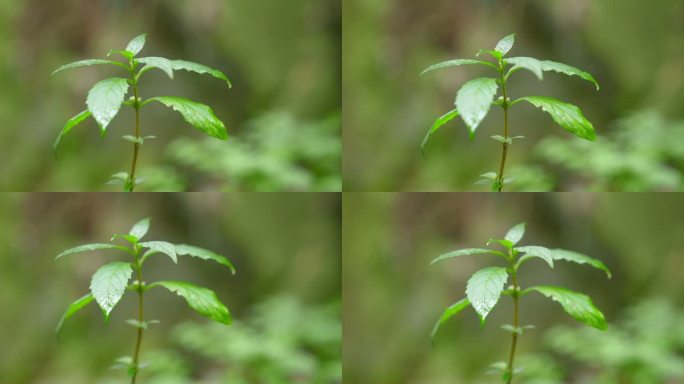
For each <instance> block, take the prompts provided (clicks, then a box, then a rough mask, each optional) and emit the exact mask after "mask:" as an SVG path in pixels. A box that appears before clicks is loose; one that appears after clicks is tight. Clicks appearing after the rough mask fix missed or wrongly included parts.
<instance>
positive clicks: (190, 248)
mask: <svg viewBox="0 0 684 384" xmlns="http://www.w3.org/2000/svg"><path fill="white" fill-rule="evenodd" d="M176 254H177V255H178V256H191V257H197V258H199V259H202V260H213V261H215V262H217V263H219V264H221V265H224V266H226V267H228V268H229V269H230V271H231V273H232V274H233V275H234V274H235V267H234V266H233V263H231V262H230V261H229V260H228V259H227V258H225V257H224V256H221V255H219V254H217V253H214V252H212V251H209V250H206V249H204V248H200V247H195V246H194V245H187V244H176Z"/></svg>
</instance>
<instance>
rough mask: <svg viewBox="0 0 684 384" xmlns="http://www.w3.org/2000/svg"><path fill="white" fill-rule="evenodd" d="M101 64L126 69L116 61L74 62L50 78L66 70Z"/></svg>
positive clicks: (56, 71)
mask: <svg viewBox="0 0 684 384" xmlns="http://www.w3.org/2000/svg"><path fill="white" fill-rule="evenodd" d="M100 64H113V65H116V66H119V67H121V66H123V67H124V68H125V66H124V65H123V64H121V63H118V62H116V61H111V60H100V59H90V60H81V61H76V62H73V63H69V64H65V65H62V66H61V67H59V68H57V69H56V70H55V71H54V72H52V74H51V75H50V76H54V75H55V74H57V73H58V72H61V71H64V70H66V69H71V68H78V67H87V66H90V65H100Z"/></svg>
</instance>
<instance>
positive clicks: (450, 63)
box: [420, 59, 496, 76]
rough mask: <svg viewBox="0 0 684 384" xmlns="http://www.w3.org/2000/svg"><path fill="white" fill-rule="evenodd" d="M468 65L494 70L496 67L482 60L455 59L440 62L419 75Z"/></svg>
mask: <svg viewBox="0 0 684 384" xmlns="http://www.w3.org/2000/svg"><path fill="white" fill-rule="evenodd" d="M469 64H482V65H486V66H488V67H494V68H496V66H495V65H494V64H492V63H488V62H486V61H482V60H471V59H455V60H449V61H444V62H441V63H438V64H434V65H431V66H429V67H428V68H427V69H426V70H424V71H423V72H421V73H420V75H421V76H422V75H424V74H426V73H428V72H430V71H434V70H435V69H441V68H448V67H455V66H459V65H469Z"/></svg>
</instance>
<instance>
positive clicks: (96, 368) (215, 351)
mask: <svg viewBox="0 0 684 384" xmlns="http://www.w3.org/2000/svg"><path fill="white" fill-rule="evenodd" d="M340 209H341V207H340V196H339V194H307V193H301V194H280V193H278V194H252V193H241V194H231V195H224V194H218V193H216V194H214V193H203V194H140V195H135V196H125V195H120V194H114V193H110V194H106V193H99V194H94V193H83V194H78V193H73V194H55V193H50V194H40V193H35V194H8V193H5V194H0V211H1V212H3V214H2V215H0V243H2V244H3V251H2V253H1V254H0V303H1V304H2V308H3V309H2V311H1V312H0V313H1V314H0V343H2V345H4V346H5V347H4V348H2V350H0V382H2V383H13V384H22V383H46V384H48V383H49V384H53V383H54V384H58V383H64V384H81V383H83V384H91V383H112V384H113V383H122V382H128V381H127V380H128V379H127V376H126V373H125V371H120V370H110V369H109V367H110V366H111V365H113V361H114V359H116V358H118V357H120V356H126V355H131V353H132V351H133V347H134V342H135V330H134V328H132V327H131V326H129V325H127V324H125V320H126V319H130V318H133V317H134V316H133V315H134V314H135V313H137V312H136V310H137V299H136V298H135V295H132V294H130V292H129V294H127V295H125V296H124V298H123V299H122V301H121V302H120V303H119V304H118V305H117V307H116V308H115V309H114V311H113V313H112V317H111V319H110V322H109V324H108V325H107V326H105V325H104V321H103V316H102V313H101V311H100V310H99V309H98V308H97V306H96V305H94V304H91V305H89V306H88V307H86V308H84V309H83V310H82V311H81V312H79V313H77V314H76V315H74V317H72V318H71V319H69V320H67V322H66V323H65V327H64V329H63V332H62V334H61V338H60V341H59V342H58V341H57V340H56V338H55V335H54V332H53V330H54V328H55V326H56V325H57V321H58V320H59V319H60V316H61V315H62V313H63V312H64V310H65V309H66V308H67V306H68V305H69V303H71V302H72V301H73V300H75V299H76V298H78V297H81V296H82V295H83V294H85V293H87V292H88V287H89V283H90V277H91V275H92V274H93V273H94V272H95V270H97V268H98V267H99V266H100V265H102V264H104V263H106V262H109V261H112V260H123V258H122V256H121V255H118V254H117V253H114V252H108V251H104V252H93V253H89V254H80V255H73V257H68V258H64V259H60V260H59V261H58V262H55V261H54V257H55V255H56V254H58V253H59V252H61V251H62V250H64V249H67V248H70V247H72V246H76V245H80V244H83V243H90V242H107V241H108V240H109V238H110V236H111V235H112V234H113V233H122V232H123V233H125V232H126V231H128V230H129V229H130V227H131V226H132V224H133V223H135V222H136V221H137V220H139V219H141V218H143V217H146V216H148V217H150V218H151V227H150V231H149V233H148V235H147V237H146V238H147V239H150V240H165V241H169V242H173V243H187V244H192V245H197V246H200V247H203V248H207V249H210V250H213V251H215V252H217V253H221V254H223V255H225V256H227V257H228V258H229V259H230V260H231V261H232V262H233V263H234V264H235V266H236V268H237V270H238V273H237V274H236V275H235V276H231V274H230V272H229V271H228V270H227V269H226V268H225V267H222V266H219V265H217V264H215V263H211V262H205V261H202V260H198V259H193V258H182V259H181V260H179V263H178V265H174V264H173V263H172V262H171V261H170V260H169V259H168V258H162V257H159V258H157V257H152V258H150V259H149V260H148V262H147V263H146V264H145V268H146V272H145V279H146V281H148V282H151V281H155V280H161V279H164V280H175V279H177V280H187V281H189V282H192V283H195V284H197V285H201V286H205V287H207V288H210V289H212V290H214V291H215V292H216V293H217V295H218V296H219V299H220V300H221V301H222V302H223V303H225V304H226V306H227V307H228V308H229V309H230V311H231V313H232V315H233V318H234V320H235V323H234V324H233V325H232V326H230V327H226V326H223V325H221V324H218V323H216V324H212V321H210V320H208V319H206V318H204V317H202V316H199V315H198V314H196V313H195V312H194V311H193V310H192V309H190V308H188V306H187V304H186V303H185V301H184V300H183V299H182V298H180V297H177V296H176V295H174V294H171V293H168V292H164V291H163V290H160V291H156V292H154V291H150V293H149V295H147V296H146V300H145V301H146V308H145V314H146V318H147V319H148V320H149V319H159V320H161V321H162V323H161V324H160V325H157V326H152V327H151V328H150V329H149V330H148V332H146V333H145V337H144V340H143V349H142V360H143V361H147V362H149V366H148V367H147V368H146V369H144V370H143V372H142V373H141V376H140V379H141V382H142V383H157V384H175V383H191V382H192V383H207V384H210V383H211V384H214V383H216V384H218V383H231V384H285V383H313V384H318V383H320V384H334V383H340V382H341V375H342V366H341V337H342V334H341V322H340V316H341V307H340V305H341V302H340V301H341V298H340V290H341V286H340V268H341V262H340V252H341V251H340V215H341V213H340ZM217 325H218V326H217Z"/></svg>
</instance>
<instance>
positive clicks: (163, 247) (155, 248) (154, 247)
mask: <svg viewBox="0 0 684 384" xmlns="http://www.w3.org/2000/svg"><path fill="white" fill-rule="evenodd" d="M140 246H141V247H145V248H148V249H149V251H147V252H145V254H144V255H143V260H144V259H146V258H148V257H149V256H151V255H153V254H155V253H158V252H161V253H164V254H166V255H168V256H169V257H170V258H171V260H173V262H174V263H176V264H178V258H177V256H176V246H174V245H173V244H171V243H167V242H166V241H146V242H144V243H140Z"/></svg>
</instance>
